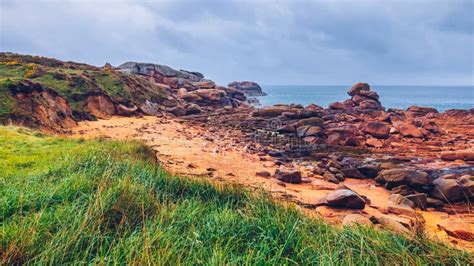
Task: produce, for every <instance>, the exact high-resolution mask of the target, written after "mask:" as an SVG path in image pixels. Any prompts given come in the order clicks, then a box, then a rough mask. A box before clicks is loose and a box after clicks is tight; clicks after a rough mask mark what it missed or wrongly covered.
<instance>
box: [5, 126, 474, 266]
mask: <svg viewBox="0 0 474 266" xmlns="http://www.w3.org/2000/svg"><path fill="white" fill-rule="evenodd" d="M154 156H155V155H154V153H153V152H152V151H151V150H149V149H148V148H147V147H145V146H144V145H142V144H140V143H137V142H118V141H110V140H90V141H89V140H87V141H85V140H82V139H76V140H73V139H66V138H58V137H50V136H46V135H43V134H42V133H39V132H35V131H31V130H28V129H24V128H17V127H0V182H1V183H2V185H1V186H0V187H1V191H0V199H1V203H2V204H1V212H0V213H1V216H0V223H1V224H2V230H1V232H0V234H1V235H0V242H1V243H0V263H1V264H11V263H40V264H64V263H67V264H79V263H80V264H88V263H100V264H102V263H114V262H115V263H132V264H158V263H161V264H171V263H183V264H207V263H210V264H237V263H238V264H247V263H252V264H254V263H255V264H320V263H323V264H353V265H360V264H392V263H396V264H410V265H413V264H451V265H452V264H461V265H467V264H468V263H470V262H471V261H470V259H471V257H470V255H469V254H467V253H464V252H462V251H459V250H455V249H451V248H448V247H446V246H444V245H442V244H439V243H434V242H431V241H428V240H425V239H409V238H406V237H404V236H400V235H395V234H391V233H389V232H385V231H376V230H374V229H370V228H364V227H351V228H335V227H333V226H331V225H328V224H327V223H326V222H324V221H322V220H317V219H312V218H308V217H305V216H304V215H302V214H301V213H300V212H299V211H297V210H296V209H294V208H292V207H290V208H285V207H282V206H281V205H279V204H277V203H274V202H272V201H271V200H269V198H268V197H267V196H265V195H264V194H261V195H255V193H249V192H247V191H246V190H244V189H243V188H239V187H230V186H217V185H213V184H210V183H208V182H203V181H192V180H189V179H184V178H176V177H171V176H169V175H168V174H167V173H165V172H164V171H163V170H162V169H161V168H160V167H159V166H158V165H157V164H156V163H155V157H154Z"/></svg>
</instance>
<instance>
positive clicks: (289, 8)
mask: <svg viewBox="0 0 474 266" xmlns="http://www.w3.org/2000/svg"><path fill="white" fill-rule="evenodd" d="M0 8H1V10H0V50H1V51H8V52H16V53H21V54H33V55H42V56H47V57H54V58H57V59H60V60H71V61H76V62H82V63H88V64H92V65H97V66H102V65H104V64H105V63H106V62H109V63H111V64H112V65H114V66H118V65H120V64H121V63H124V62H126V61H137V62H148V63H158V64H164V65H169V66H171V67H173V68H176V69H187V70H193V71H199V72H202V73H203V74H204V75H205V76H206V77H207V78H210V79H212V80H214V81H216V82H218V83H219V84H227V83H228V82H230V81H234V80H252V81H256V82H259V83H260V84H267V85H277V84H280V85H283V84H294V85H310V84H318V85H341V84H353V83H355V82H358V81H365V82H369V83H371V84H379V85H382V84H383V85H474V0H427V1H424V0H407V1H404V0H339V1H337V0H334V1H330V0H324V1H322V0H320V1H316V0H314V1H304V0H293V1H290V0H286V1H276V0H275V1H273V0H265V1H264V0H260V1H259V0H253V1H247V0H239V1H233V0H227V1H224V0H194V1H193V0H189V1H179V0H177V1H145V0H123V1H122V0H109V1H107V0H102V1H99V0H96V1H91V0H82V1H79V0H70V1H68V0H52V1H41V0H0Z"/></svg>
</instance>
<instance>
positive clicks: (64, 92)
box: [0, 53, 169, 122]
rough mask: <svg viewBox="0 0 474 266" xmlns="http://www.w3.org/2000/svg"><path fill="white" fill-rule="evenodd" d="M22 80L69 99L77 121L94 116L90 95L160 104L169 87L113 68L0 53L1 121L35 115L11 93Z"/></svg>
mask: <svg viewBox="0 0 474 266" xmlns="http://www.w3.org/2000/svg"><path fill="white" fill-rule="evenodd" d="M22 81H30V82H34V83H37V84H40V85H41V86H42V87H44V88H45V89H49V90H52V91H54V92H55V93H57V94H58V95H59V96H60V97H62V98H63V99H65V100H66V101H67V103H68V104H69V106H70V107H71V109H72V112H73V115H74V117H73V118H74V119H76V120H82V119H84V118H88V119H89V118H92V119H93V116H91V115H90V114H89V112H88V110H87V97H88V96H89V95H105V96H107V97H109V98H110V100H111V101H112V102H113V103H115V104H124V105H126V106H132V105H136V106H139V105H140V104H142V103H144V102H145V101H146V100H150V101H153V102H156V103H160V102H161V101H163V99H165V98H166V97H167V96H168V95H169V92H168V91H167V90H166V89H164V88H163V87H160V86H158V85H156V84H155V83H153V82H149V81H148V80H145V79H143V78H141V77H138V76H135V75H127V74H124V73H122V72H120V71H116V70H114V69H112V68H110V67H103V68H99V67H94V66H89V65H86V64H80V63H74V62H62V61H59V60H56V59H51V58H46V57H40V56H29V55H18V54H10V53H0V122H2V120H6V119H7V118H16V117H18V116H25V117H28V116H30V117H31V116H33V115H34V111H33V113H32V114H31V112H32V109H33V107H32V106H30V105H28V106H26V107H25V106H20V104H18V97H16V95H15V93H14V92H12V88H14V87H15V86H16V85H17V84H18V83H20V82H22ZM28 97H34V96H28ZM41 101H42V100H41V98H39V97H38V100H37V104H40V105H41V104H43V105H44V104H45V103H42V102H41ZM43 101H44V100H43Z"/></svg>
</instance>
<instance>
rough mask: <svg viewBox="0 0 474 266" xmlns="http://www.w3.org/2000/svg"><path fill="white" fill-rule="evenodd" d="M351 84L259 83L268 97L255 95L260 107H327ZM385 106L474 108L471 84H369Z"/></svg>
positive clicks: (473, 88)
mask: <svg viewBox="0 0 474 266" xmlns="http://www.w3.org/2000/svg"><path fill="white" fill-rule="evenodd" d="M349 87H350V86H344V85H341V86H320V85H318V86H292V85H284V86H283V85H278V86H274V85H273V86H262V88H263V91H265V92H266V93H268V95H267V96H261V97H257V98H258V100H259V101H260V103H261V106H269V105H274V104H278V103H284V104H289V103H298V104H302V105H304V106H306V105H308V104H311V103H314V104H317V105H320V106H323V107H328V105H329V104H330V103H332V102H336V101H340V102H342V101H344V100H346V99H349V98H350V96H349V95H348V94H347V90H348V89H349ZM371 89H372V90H374V91H376V92H377V93H378V94H379V95H380V101H381V102H382V105H383V106H384V107H385V108H399V109H406V108H407V107H409V106H412V105H418V106H426V107H434V108H436V109H438V111H444V110H447V109H470V108H474V86H377V85H374V86H371Z"/></svg>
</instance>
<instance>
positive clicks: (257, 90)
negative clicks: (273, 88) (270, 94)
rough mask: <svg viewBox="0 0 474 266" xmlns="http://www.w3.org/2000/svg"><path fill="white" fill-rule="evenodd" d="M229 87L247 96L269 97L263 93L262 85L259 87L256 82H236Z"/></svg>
mask: <svg viewBox="0 0 474 266" xmlns="http://www.w3.org/2000/svg"><path fill="white" fill-rule="evenodd" d="M227 86H229V87H230V88H233V89H236V90H239V91H242V92H243V93H245V94H246V95H247V96H265V95H267V94H266V93H265V92H263V90H262V88H261V87H260V85H258V84H257V83H255V82H252V81H241V82H239V81H234V82H231V83H229V84H228V85H227Z"/></svg>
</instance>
